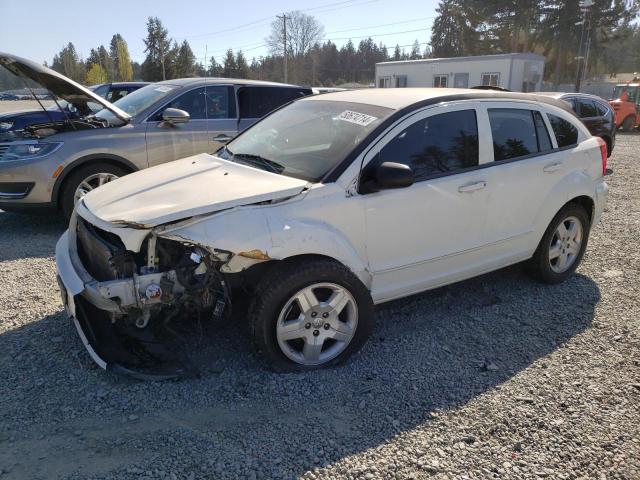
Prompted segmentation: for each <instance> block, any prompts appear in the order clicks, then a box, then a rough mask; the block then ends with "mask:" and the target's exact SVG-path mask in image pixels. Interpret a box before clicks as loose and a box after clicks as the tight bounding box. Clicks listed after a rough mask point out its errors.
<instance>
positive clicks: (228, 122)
mask: <svg viewBox="0 0 640 480" xmlns="http://www.w3.org/2000/svg"><path fill="white" fill-rule="evenodd" d="M206 97H207V125H208V135H209V147H208V152H209V153H213V152H215V151H216V150H218V149H219V148H220V147H221V146H222V145H225V144H226V143H227V142H229V141H230V140H231V139H232V138H233V137H235V136H236V135H237V133H238V113H237V112H238V108H237V104H236V95H235V90H234V87H233V86H232V85H207V86H206Z"/></svg>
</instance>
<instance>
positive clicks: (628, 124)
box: [622, 116, 635, 132]
mask: <svg viewBox="0 0 640 480" xmlns="http://www.w3.org/2000/svg"><path fill="white" fill-rule="evenodd" d="M634 124H635V119H634V118H633V117H632V116H628V117H627V118H625V119H624V120H623V121H622V130H624V131H625V132H631V131H632V130H633V127H634Z"/></svg>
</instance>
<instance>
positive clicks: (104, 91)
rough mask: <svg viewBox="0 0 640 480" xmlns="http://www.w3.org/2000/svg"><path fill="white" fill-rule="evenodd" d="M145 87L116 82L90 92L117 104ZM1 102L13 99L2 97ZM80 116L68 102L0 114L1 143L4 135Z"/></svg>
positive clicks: (147, 83) (131, 83)
mask: <svg viewBox="0 0 640 480" xmlns="http://www.w3.org/2000/svg"><path fill="white" fill-rule="evenodd" d="M145 85H149V82H114V83H105V84H100V85H94V86H93V87H89V90H91V91H93V92H95V93H96V94H97V95H100V96H101V97H102V98H105V99H107V100H109V101H110V102H115V101H117V100H119V99H121V98H122V97H124V96H126V95H128V94H129V93H131V92H134V91H136V90H138V89H139V88H142V87H144V86H145ZM14 97H15V95H14ZM17 99H18V98H17V97H16V98H15V99H14V100H17ZM38 99H39V100H52V99H53V96H51V95H38ZM0 100H12V99H11V98H1V97H0ZM58 105H59V106H58ZM78 115H79V114H78V112H77V110H76V109H75V108H74V107H73V105H72V104H70V103H68V102H66V101H60V102H58V104H57V105H56V104H54V105H51V106H49V107H47V109H46V111H43V110H42V109H41V108H35V109H29V110H19V111H13V112H6V113H0V142H1V141H2V137H3V135H4V136H6V135H7V134H9V132H11V131H14V130H21V129H23V128H25V127H28V126H30V125H37V124H41V123H48V122H61V121H64V120H65V119H66V118H67V117H71V118H77V116H78Z"/></svg>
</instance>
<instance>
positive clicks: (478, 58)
mask: <svg viewBox="0 0 640 480" xmlns="http://www.w3.org/2000/svg"><path fill="white" fill-rule="evenodd" d="M507 58H521V59H523V60H538V61H544V57H543V56H542V55H538V54H537V53H498V54H494V55H473V56H469V57H448V58H421V59H418V60H393V61H390V62H379V63H376V65H410V64H420V63H445V62H446V63H450V62H471V61H490V60H500V59H507Z"/></svg>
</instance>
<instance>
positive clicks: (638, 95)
mask: <svg viewBox="0 0 640 480" xmlns="http://www.w3.org/2000/svg"><path fill="white" fill-rule="evenodd" d="M613 98H614V100H610V101H609V104H610V105H611V108H612V109H613V111H614V113H615V122H616V126H617V127H618V128H620V129H622V130H625V131H627V132H630V131H632V130H633V129H634V128H636V127H637V126H638V125H640V83H625V84H621V85H616V87H615V89H614V90H613Z"/></svg>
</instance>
